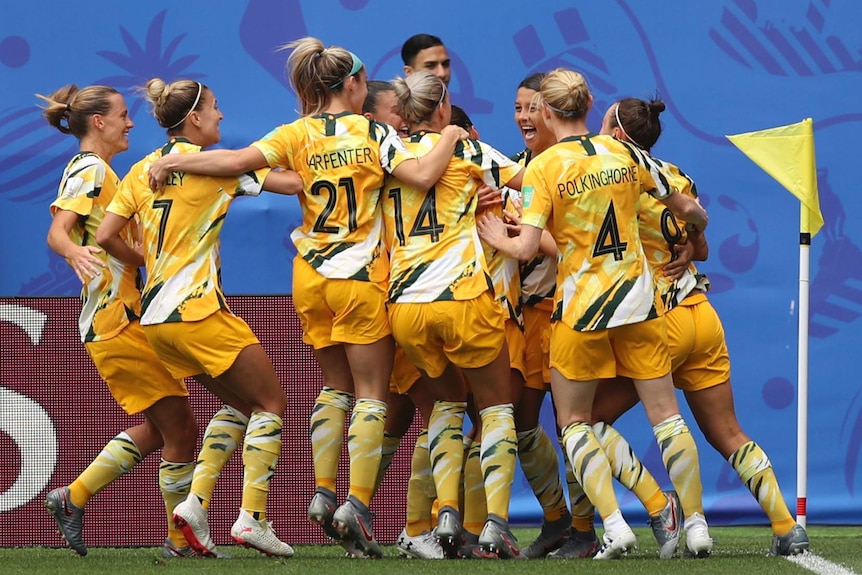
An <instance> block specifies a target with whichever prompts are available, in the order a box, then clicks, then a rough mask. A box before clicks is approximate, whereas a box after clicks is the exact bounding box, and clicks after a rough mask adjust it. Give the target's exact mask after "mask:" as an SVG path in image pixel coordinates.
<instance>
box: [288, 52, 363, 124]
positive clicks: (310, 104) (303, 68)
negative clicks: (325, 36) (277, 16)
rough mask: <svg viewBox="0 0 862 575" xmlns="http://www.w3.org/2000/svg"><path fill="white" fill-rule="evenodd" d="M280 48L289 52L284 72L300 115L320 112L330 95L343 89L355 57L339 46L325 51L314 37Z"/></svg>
mask: <svg viewBox="0 0 862 575" xmlns="http://www.w3.org/2000/svg"><path fill="white" fill-rule="evenodd" d="M280 49H281V50H291V49H292V50H293V51H292V52H291V53H290V56H288V57H287V73H288V77H289V78H290V86H291V88H293V91H294V92H296V95H297V97H299V102H300V107H301V110H300V113H301V114H302V115H303V116H310V115H314V114H319V113H320V112H322V111H323V109H324V108H325V107H326V105H327V104H328V103H329V100H330V97H331V94H335V93H338V92H340V91H341V90H343V89H344V81H345V80H346V79H347V78H348V77H350V75H351V71H352V70H353V64H354V58H355V56H354V55H353V54H352V53H351V52H349V51H348V50H345V49H344V48H342V47H340V46H329V47H328V48H327V47H326V46H324V45H323V42H321V41H320V40H318V39H317V38H312V37H310V36H307V37H305V38H300V39H299V40H295V41H293V42H290V43H289V44H285V45H284V46H282V47H281V48H280ZM361 69H362V68H361V67H360V68H359V70H361ZM359 70H357V71H356V72H355V73H354V74H353V75H355V74H358V73H359Z"/></svg>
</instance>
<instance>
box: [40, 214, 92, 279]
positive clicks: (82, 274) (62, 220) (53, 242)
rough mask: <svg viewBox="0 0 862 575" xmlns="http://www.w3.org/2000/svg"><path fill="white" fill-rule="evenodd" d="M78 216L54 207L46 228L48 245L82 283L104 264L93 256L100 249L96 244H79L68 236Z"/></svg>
mask: <svg viewBox="0 0 862 575" xmlns="http://www.w3.org/2000/svg"><path fill="white" fill-rule="evenodd" d="M80 217H81V216H80V215H79V214H76V213H75V212H73V211H70V210H63V209H56V210H55V212H54V219H53V221H52V222H51V227H50V228H48V247H49V248H51V249H52V250H53V251H54V253H56V254H57V255H58V256H60V257H62V258H63V259H65V260H66V263H67V264H69V267H71V268H72V270H73V271H74V272H75V275H76V276H78V279H79V280H81V283H82V284H83V283H87V280H90V279H93V278H94V277H96V276H97V275H99V273H100V272H101V269H102V268H103V267H105V264H104V262H103V261H102V260H100V259H99V258H97V257H96V256H95V254H98V253H101V251H102V250H100V249H99V248H98V247H96V246H79V245H78V244H76V243H75V242H73V241H72V238H71V237H70V236H69V232H71V231H72V228H73V227H75V224H77V223H78V219H80Z"/></svg>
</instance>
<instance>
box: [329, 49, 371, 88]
mask: <svg viewBox="0 0 862 575" xmlns="http://www.w3.org/2000/svg"><path fill="white" fill-rule="evenodd" d="M347 53H348V54H350V57H351V58H353V67H352V68H350V73H349V74H347V76H345V77H344V78H342V79H341V80H339V81H338V82H336V83H335V84H332V85H331V86H329V89H330V90H334V89H335V88H337V87H338V86H340V85H341V84H343V83H344V81H345V80H346V79H348V78H349V77H351V76H353V75H354V74H356V73H357V72H359V71H360V70H361V69H362V65H363V64H362V60H360V59H359V56H357V55H356V54H354V53H353V52H350V51H348V52H347Z"/></svg>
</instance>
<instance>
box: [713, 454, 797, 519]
mask: <svg viewBox="0 0 862 575" xmlns="http://www.w3.org/2000/svg"><path fill="white" fill-rule="evenodd" d="M727 462H728V463H730V465H731V467H733V469H735V470H736V473H738V474H739V478H740V479H741V480H742V482H743V483H744V484H745V486H746V487H748V490H749V491H751V494H752V495H754V498H755V499H757V502H758V503H759V504H760V506H761V507H762V508H763V511H764V512H765V513H766V516H767V517H769V522H770V523H772V532H773V533H774V534H775V535H787V534H788V533H790V530H791V529H793V526H794V525H795V524H796V521H795V520H794V519H793V516H791V515H790V510H789V509H787V504H786V503H785V502H784V497H783V496H782V495H781V488H780V487H779V486H778V479H777V478H776V477H775V471H773V469H772V462H770V461H769V457H767V455H766V453H765V452H764V451H763V450H762V449H761V448H760V446H759V445H758V444H757V443H755V442H754V441H749V442H748V443H746V444H745V445H743V446H742V447H740V448H739V449H737V450H736V451H734V452H733V454H732V455H731V456H730V457H729V458H728V459H727Z"/></svg>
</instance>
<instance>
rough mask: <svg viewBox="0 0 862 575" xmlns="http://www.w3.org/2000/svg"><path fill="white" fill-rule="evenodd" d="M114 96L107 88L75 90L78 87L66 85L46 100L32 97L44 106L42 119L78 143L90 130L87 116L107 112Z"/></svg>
mask: <svg viewBox="0 0 862 575" xmlns="http://www.w3.org/2000/svg"><path fill="white" fill-rule="evenodd" d="M114 94H119V92H118V91H117V90H115V89H114V88H111V87H109V86H87V87H85V88H81V89H80V90H79V89H78V86H76V85H75V84H70V85H68V86H63V87H62V88H60V89H59V90H57V91H56V92H54V93H53V94H51V95H50V96H43V95H42V94H36V97H37V98H39V99H40V100H43V101H44V102H45V103H46V105H45V106H42V117H43V118H45V119H46V120H47V121H48V123H49V124H51V125H52V126H54V127H55V128H57V129H58V130H60V131H61V132H63V133H64V134H72V135H73V136H75V137H76V138H78V139H79V140H80V139H81V138H83V137H84V136H86V135H87V133H88V132H89V130H90V123H89V119H90V117H91V116H95V115H96V114H99V115H105V114H107V113H108V112H110V111H111V101H110V98H111V96H113V95H114Z"/></svg>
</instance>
